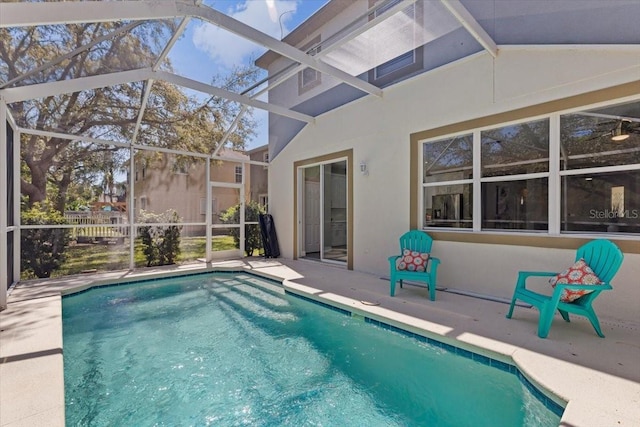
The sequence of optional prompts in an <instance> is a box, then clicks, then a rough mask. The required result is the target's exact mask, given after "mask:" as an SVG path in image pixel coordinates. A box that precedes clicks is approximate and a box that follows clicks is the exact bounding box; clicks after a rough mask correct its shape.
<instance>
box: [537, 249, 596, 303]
mask: <svg viewBox="0 0 640 427" xmlns="http://www.w3.org/2000/svg"><path fill="white" fill-rule="evenodd" d="M549 283H550V284H551V286H553V287H554V288H555V287H556V285H557V284H571V285H599V284H601V283H602V281H601V280H600V279H599V278H598V276H596V274H595V273H594V272H593V270H592V269H591V267H589V266H588V265H587V263H586V262H585V260H584V259H582V258H580V259H579V260H578V261H576V263H575V264H573V265H572V266H571V267H569V268H568V269H566V270H565V271H563V272H562V273H560V274H557V275H555V276H553V277H552V278H551V279H550V280H549ZM591 292H593V291H591V290H588V289H580V290H571V289H565V290H563V291H562V295H560V301H562V302H571V301H575V300H577V299H578V298H580V297H582V296H584V295H586V294H589V293H591Z"/></svg>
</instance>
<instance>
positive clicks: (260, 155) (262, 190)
mask: <svg viewBox="0 0 640 427" xmlns="http://www.w3.org/2000/svg"><path fill="white" fill-rule="evenodd" d="M247 154H248V155H249V158H250V159H251V160H253V161H257V162H264V163H269V145H262V146H260V147H257V148H254V149H253V150H249V151H247ZM250 176H251V200H253V201H254V202H258V203H259V204H261V205H262V206H264V207H265V209H267V210H268V208H269V196H268V192H269V188H268V183H269V166H268V165H254V164H252V165H251V167H250Z"/></svg>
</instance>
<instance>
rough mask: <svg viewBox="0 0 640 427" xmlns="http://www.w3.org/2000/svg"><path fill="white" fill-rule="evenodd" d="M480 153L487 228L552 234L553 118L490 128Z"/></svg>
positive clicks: (483, 204)
mask: <svg viewBox="0 0 640 427" xmlns="http://www.w3.org/2000/svg"><path fill="white" fill-rule="evenodd" d="M480 153H481V154H480V164H481V171H482V180H481V181H482V184H481V186H482V187H481V188H482V228H483V229H496V230H547V229H548V212H549V194H548V176H549V174H548V172H549V119H544V120H536V121H532V122H525V123H518V124H514V125H509V126H503V127H498V128H494V129H488V130H484V131H482V132H480ZM487 178H492V179H491V180H489V179H487Z"/></svg>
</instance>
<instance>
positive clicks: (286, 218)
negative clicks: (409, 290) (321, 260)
mask: <svg viewBox="0 0 640 427" xmlns="http://www.w3.org/2000/svg"><path fill="white" fill-rule="evenodd" d="M629 83H631V84H632V86H633V87H637V88H638V90H637V91H635V93H636V94H640V49H639V48H638V46H629V47H614V48H611V47H606V46H592V47H568V46H566V47H561V46H554V47H526V48H525V47H517V46H512V47H507V48H502V49H500V52H499V54H498V56H497V58H493V57H491V56H490V55H489V54H488V53H484V52H483V53H479V54H475V55H472V56H470V57H467V58H465V59H462V60H459V61H457V62H454V63H451V64H449V65H446V66H443V67H441V68H439V69H437V70H433V71H430V72H428V73H425V74H421V75H418V76H416V77H413V78H411V79H408V80H405V81H403V82H401V83H398V84H396V85H393V86H390V87H388V88H386V89H385V91H384V96H383V98H382V99H380V98H377V97H375V96H367V97H365V98H361V99H359V100H356V101H353V102H351V103H349V104H347V105H344V106H342V107H340V108H338V109H335V110H333V111H329V112H327V113H325V114H323V115H321V116H318V117H317V118H316V122H315V124H310V125H307V126H306V127H305V128H304V129H303V130H302V131H301V132H300V133H299V134H298V135H297V136H296V137H295V138H294V139H293V140H292V141H291V142H290V143H289V144H288V145H287V146H286V147H284V149H282V151H280V152H279V153H278V154H277V156H275V157H274V158H273V159H271V167H270V168H269V182H270V183H271V184H270V186H271V191H270V211H271V213H272V214H273V216H274V219H275V222H276V228H277V230H278V233H279V236H278V238H279V242H280V249H281V252H282V254H283V256H284V257H286V258H294V257H295V256H296V254H295V253H294V227H295V223H294V210H295V206H294V194H295V193H296V189H295V188H294V162H296V161H302V160H305V159H310V158H314V157H317V156H323V155H327V154H329V153H335V152H340V151H343V150H349V149H352V150H353V166H354V168H356V169H357V165H358V164H359V163H360V162H361V161H365V162H366V163H367V165H368V169H369V174H368V175H362V174H360V173H359V172H358V171H352V173H353V217H354V224H353V228H354V229H353V233H354V234H353V236H354V237H353V268H354V269H355V270H359V271H364V272H369V273H373V274H376V275H379V276H381V277H382V276H387V275H388V262H387V257H388V256H389V255H391V254H395V253H397V252H398V250H399V248H398V247H397V245H398V236H400V235H401V234H402V233H404V232H405V231H407V230H408V229H409V228H410V217H411V215H412V214H416V213H412V212H410V200H411V196H412V195H411V194H410V183H411V180H416V181H417V180H418V179H419V177H417V176H411V175H410V171H409V169H410V164H411V161H412V160H411V144H410V135H411V134H412V133H416V132H421V131H424V130H429V129H434V128H438V127H441V126H445V125H449V124H455V123H459V122H463V121H466V120H471V119H475V118H480V117H485V116H489V115H493V114H499V113H504V112H509V111H514V110H517V109H520V108H525V107H528V106H533V105H537V104H542V103H547V102H550V101H554V100H562V99H566V98H568V97H572V96H575V95H580V94H586V93H591V92H594V91H599V90H602V89H606V88H612V87H615V86H618V85H622V84H629ZM276 183H277V184H276ZM458 233H460V232H458ZM467 233H470V234H473V233H471V232H467ZM475 234H486V233H475ZM523 234H524V233H523ZM556 238H557V239H563V238H566V237H564V236H558V237H556ZM622 239H626V242H625V243H626V245H627V247H631V248H633V249H634V250H632V251H630V252H631V253H626V255H625V261H624V263H623V266H622V268H621V270H620V272H619V273H618V275H617V277H616V279H615V281H614V283H613V285H614V287H615V290H614V291H613V292H606V293H604V294H603V295H602V296H601V297H600V298H599V299H598V300H597V302H596V306H597V307H596V309H597V311H598V312H599V314H600V315H601V316H602V317H604V318H609V319H624V320H625V321H633V322H636V323H637V324H640V310H638V301H640V286H638V285H639V284H640V240H639V239H638V237H628V238H626V237H623V238H622ZM633 252H635V253H633ZM433 254H434V255H435V256H438V257H440V258H441V259H442V265H441V267H440V270H439V286H443V287H449V288H456V289H463V290H467V291H472V292H477V293H481V294H487V295H492V296H497V297H503V298H510V297H511V294H512V292H513V287H514V284H515V279H516V275H517V271H518V270H530V269H531V270H547V271H554V270H555V271H560V270H562V269H564V268H566V267H568V266H569V265H571V264H572V262H573V258H574V256H575V250H574V249H554V248H549V249H546V248H539V247H533V246H518V245H497V244H486V243H468V242H454V241H444V240H436V242H435V244H434V248H433ZM347 285H348V284H345V286H347ZM540 286H543V287H544V286H548V285H546V284H541V285H540Z"/></svg>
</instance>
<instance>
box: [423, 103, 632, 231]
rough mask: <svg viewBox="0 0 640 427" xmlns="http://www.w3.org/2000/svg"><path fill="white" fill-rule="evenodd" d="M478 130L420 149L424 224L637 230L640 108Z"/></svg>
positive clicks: (618, 108)
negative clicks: (554, 159) (474, 210)
mask: <svg viewBox="0 0 640 427" xmlns="http://www.w3.org/2000/svg"><path fill="white" fill-rule="evenodd" d="M551 118H556V119H558V118H559V120H553V121H551ZM551 123H554V124H555V126H557V127H556V128H555V129H553V128H552V127H551ZM472 131H473V130H472V129H469V132H470V133H469V134H467V135H462V136H457V137H448V138H443V139H440V140H437V141H429V142H425V143H423V145H422V150H423V151H422V154H423V161H424V163H423V168H422V187H423V194H422V195H423V201H422V213H423V225H424V226H425V227H455V228H469V227H471V228H473V229H474V230H476V231H480V230H489V231H490V230H500V231H509V230H513V231H517V230H522V231H532V232H535V231H542V232H544V231H547V232H549V231H550V232H551V233H554V234H557V233H624V234H639V233H640V102H639V101H633V102H626V103H619V104H613V105H608V106H606V107H600V108H598V109H590V110H584V111H579V112H572V113H571V114H558V115H550V117H549V118H544V119H538V120H531V121H528V122H524V123H517V124H510V125H503V126H500V127H496V128H493V129H483V130H480V129H477V130H475V132H473V133H471V132H472ZM554 134H555V135H559V138H557V139H554V140H553V141H552V140H551V135H554ZM474 144H477V145H479V153H478V152H477V151H476V156H478V154H479V158H477V157H476V158H475V159H474V155H473V149H472V147H473V146H474ZM551 150H553V151H551ZM551 154H553V155H551ZM554 157H555V158H556V159H557V160H559V161H557V162H550V158H554ZM474 161H475V162H478V161H479V162H480V164H479V165H478V164H474ZM474 166H475V167H476V168H478V169H479V170H480V171H481V174H480V176H477V175H478V174H477V173H476V174H475V175H474V174H473V168H474ZM474 184H475V185H476V187H473V185H474ZM550 185H551V187H550ZM478 186H479V187H480V188H479V189H478ZM472 188H475V189H476V194H475V199H474V194H473V193H472V191H471V190H472ZM550 198H551V200H558V201H559V203H557V204H552V205H549V199H550ZM474 204H475V206H476V218H475V224H472V223H473V221H472V219H473V209H472V207H473V206H474ZM479 205H480V206H479ZM550 215H551V216H552V217H554V218H558V220H556V221H555V222H554V223H552V224H549V216H550ZM478 216H479V217H480V218H478Z"/></svg>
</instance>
